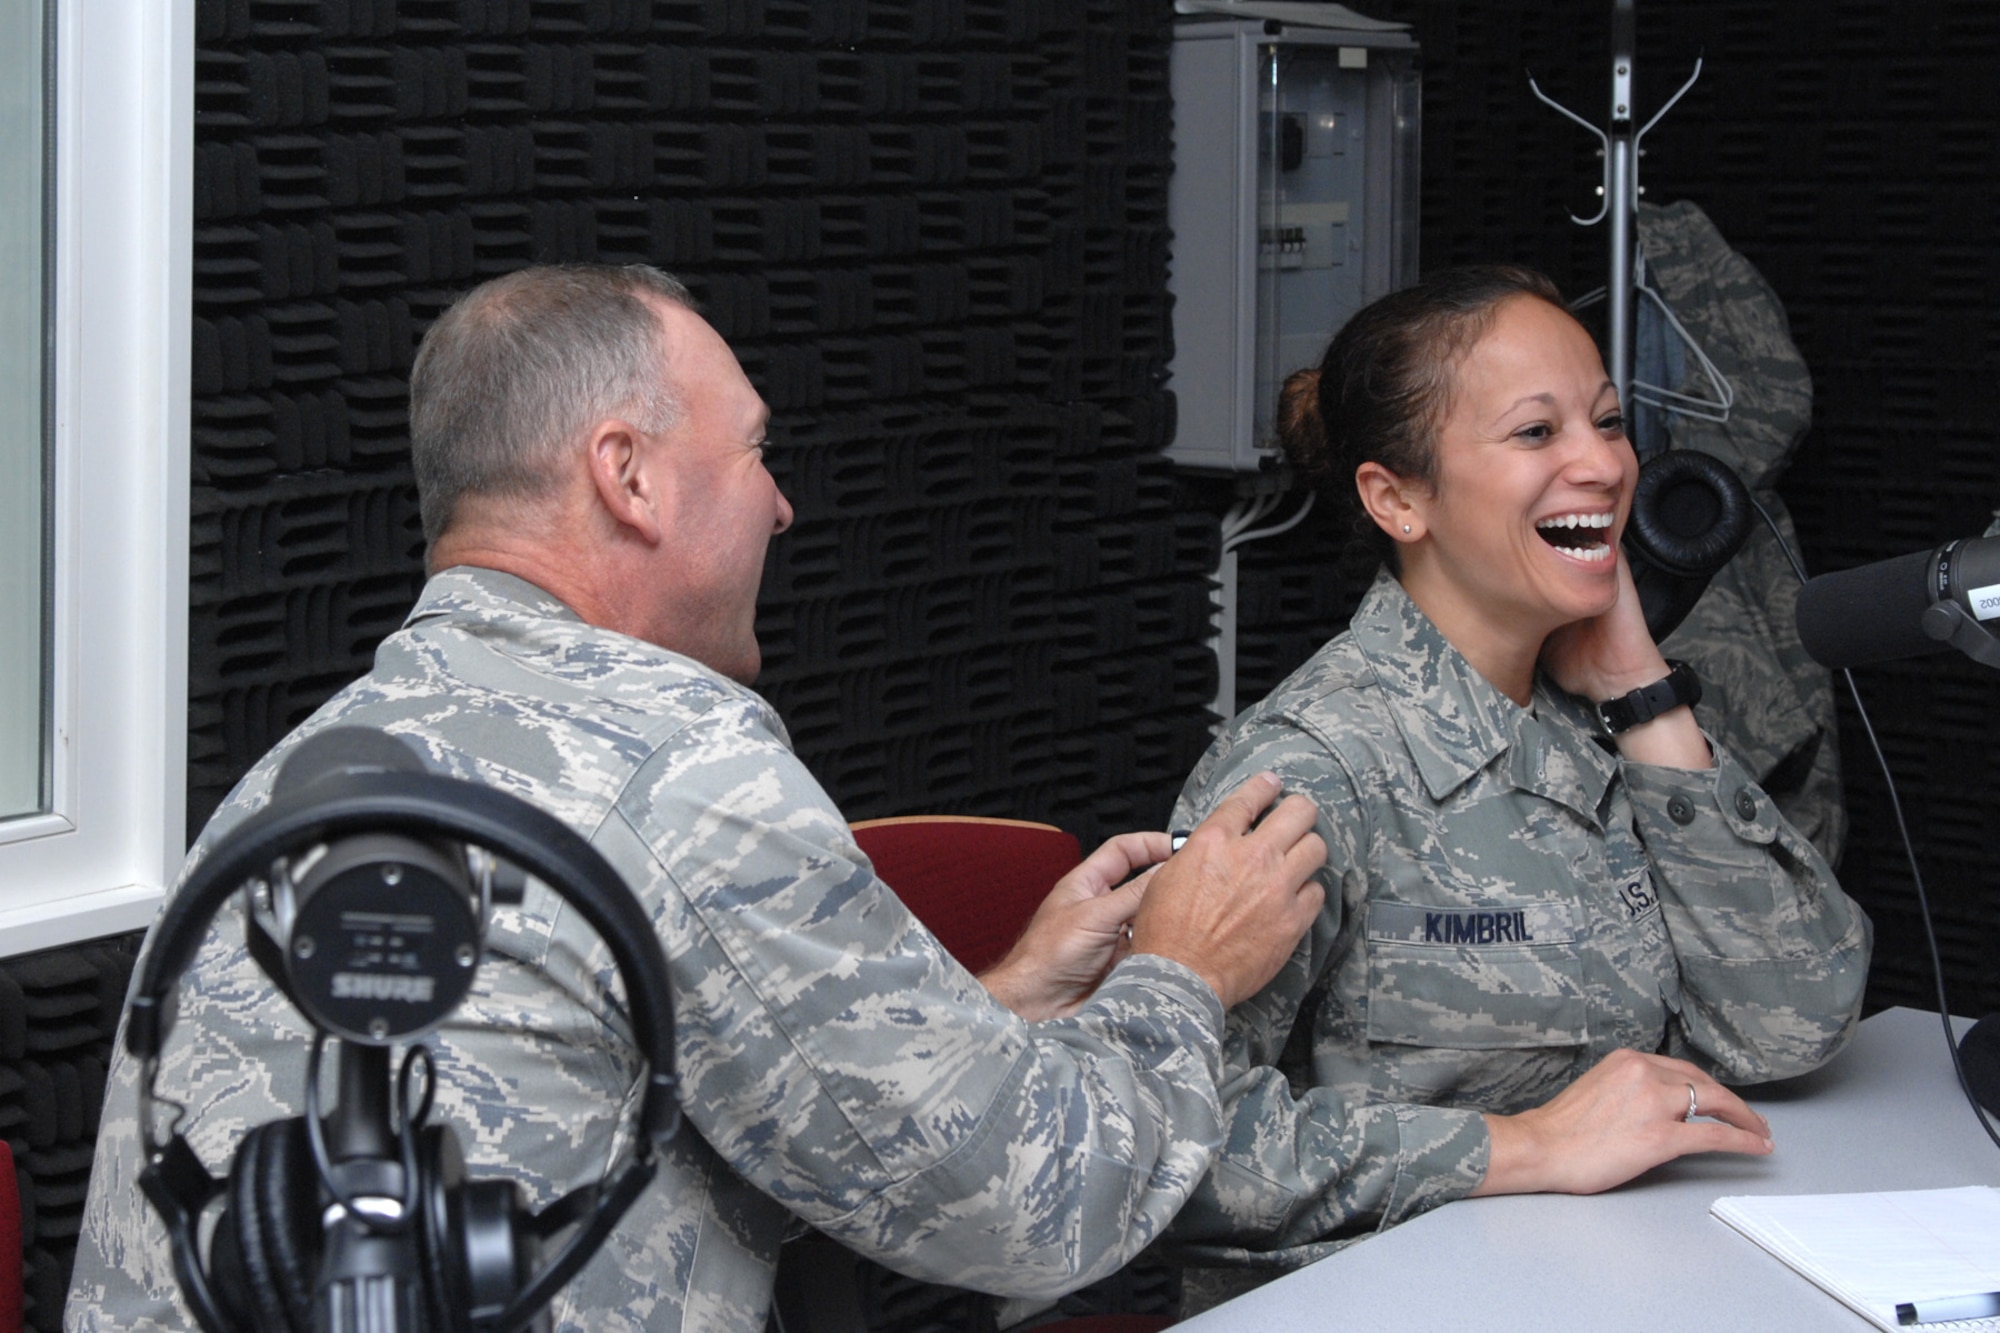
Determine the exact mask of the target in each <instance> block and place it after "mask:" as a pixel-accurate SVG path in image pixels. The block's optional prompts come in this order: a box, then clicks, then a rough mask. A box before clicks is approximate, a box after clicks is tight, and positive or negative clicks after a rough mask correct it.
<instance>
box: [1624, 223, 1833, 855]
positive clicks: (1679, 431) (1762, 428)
mask: <svg viewBox="0 0 2000 1333" xmlns="http://www.w3.org/2000/svg"><path fill="white" fill-rule="evenodd" d="M1639 248H1640V251H1641V253H1642V254H1643V255H1644V256H1645V261H1646V271H1647V274H1648V276H1649V278H1650V280H1651V282H1652V285H1653V287H1654V289H1655V290H1657V291H1658V292H1659V294H1660V296H1661V298H1662V299H1664V300H1665V301H1666V303H1667V306H1668V308H1669V309H1671V310H1672V311H1673V312H1674V315H1675V317H1676V318H1678V319H1679V320H1680V321H1681V323H1682V325H1683V326H1685V327H1686V329H1687V331H1688V333H1689V334H1690V335H1691V336H1692V337H1693V338H1694V340H1695V341H1696V342H1697V343H1698V344H1700V346H1701V348H1702V350H1703V351H1704V352H1705V353H1707V355H1708V358H1709V359H1710V360H1711V361H1713V362H1714V363H1715V367H1716V369H1717V370H1718V371H1720V372H1721V373H1722V375H1723V376H1724V377H1725V378H1727V379H1728V380H1729V382H1730V384H1731V385H1732V387H1733V388H1734V390H1735V405H1734V406H1733V407H1732V408H1731V409H1730V412H1729V419H1728V420H1727V421H1725V422H1714V421H1704V420H1701V419H1700V418H1698V417H1692V416H1686V415H1682V414H1679V413H1672V414H1669V416H1668V417H1667V433H1668V435H1669V436H1670V437H1671V438H1672V441H1673V446H1674V447H1675V448H1678V449H1698V450H1700V451H1701V452H1703V453H1707V454H1713V455H1714V456H1715V457H1717V458H1719V459H1721V460H1722V461H1723V462H1725V463H1727V464H1729V466H1730V467H1731V468H1732V469H1733V470H1734V471H1735V472H1736V475H1737V476H1739V477H1741V478H1742V479H1743V482H1744V484H1745V485H1746V486H1748V487H1749V488H1750V492H1751V494H1752V495H1753V496H1754V497H1755V498H1756V500H1757V502H1758V503H1759V504H1761V505H1762V506H1763V507H1764V509H1765V511H1766V512H1767V513H1769V514H1770V515H1771V517H1772V519H1773V520H1774V521H1776V523H1777V524H1778V526H1779V528H1780V529H1782V530H1783V532H1784V534H1785V541H1786V542H1787V543H1789V544H1790V545H1791V547H1792V549H1793V550H1794V551H1796V550H1798V547H1799V539H1798V533H1797V532H1796V531H1795V530H1794V529H1793V527H1792V518H1791V514H1790V512H1789V511H1787V510H1786V508H1785V503H1784V501H1783V500H1782V499H1780V498H1779V496H1778V491H1777V485H1778V478H1779V477H1780V476H1782V475H1783V474H1784V470H1785V466H1786V464H1787V463H1789V462H1790V461H1791V457H1792V452H1793V450H1795V449H1796V448H1797V447H1798V444H1799V441H1800V439H1801V438H1803V437H1804V435H1805V433H1806V428H1807V427H1808V426H1809V425H1811V424H1812V396H1813V384H1812V372H1811V371H1809V370H1808V369H1807V368H1806V363H1805V358H1804V357H1802V356H1801V355H1799V349H1798V347H1797V346H1796V345H1795V344H1794V343H1793V342H1792V334H1791V325H1790V322H1789V321H1788V320H1787V319H1786V317H1785V308H1784V306H1783V305H1782V304H1780V302H1779V301H1778V296H1777V293H1776V292H1774V291H1772V290H1771V285H1770V284H1769V283H1767V282H1765V281H1764V278H1763V275H1762V274H1760V273H1758V272H1757V270H1756V269H1755V268H1754V267H1752V266H1751V263H1750V261H1749V260H1747V259H1745V258H1744V257H1743V256H1742V255H1740V254H1738V253H1737V252H1736V251H1734V250H1732V249H1730V247H1729V243H1728V242H1727V241H1725V240H1724V239H1723V238H1722V234H1721V233H1720V232H1718V231H1717V230H1716V228H1715V224H1714V223H1713V222H1711V221H1709V219H1708V215H1707V214H1705V213H1703V212H1702V211H1701V209H1700V208H1698V207H1697V206H1696V205H1694V204H1692V203H1687V202H1682V203H1677V204H1669V205H1666V206H1665V207H1655V206H1653V205H1651V204H1641V205H1640V207H1639ZM1698 375H1699V372H1698V371H1695V370H1693V369H1692V368H1690V370H1689V373H1688V377H1687V379H1686V380H1685V381H1684V382H1683V383H1681V384H1680V385H1677V386H1676V387H1677V388H1679V389H1681V390H1682V391H1683V392H1687V393H1700V392H1706V391H1707V381H1706V379H1705V378H1699V379H1698V378H1697V376H1698ZM1798 600H1799V578H1798V574H1797V573H1796V572H1795V571H1794V570H1793V569H1792V565H1791V562H1790V561H1789V560H1787V559H1786V558H1785V555H1784V552H1783V550H1782V549H1780V547H1779V545H1778V541H1777V539H1776V538H1775V537H1774V536H1772V534H1771V530H1770V529H1769V528H1767V527H1766V526H1765V525H1764V523H1763V521H1762V520H1759V521H1758V522H1757V523H1756V524H1755V525H1754V526H1753V527H1752V528H1751V530H1750V537H1749V539H1748V540H1747V541H1746V542H1745V543H1744V545H1743V549H1742V550H1741V551H1739V552H1738V553H1737V555H1736V557H1735V559H1733V560H1731V561H1730V562H1729V564H1728V565H1726V566H1724V567H1723V569H1722V571H1721V572H1720V573H1718V574H1717V575H1716V576H1715V578H1714V579H1713V580H1711V581H1710V583H1709V586H1708V591H1707V592H1706V593H1704V594H1703V595H1702V598H1701V600H1700V601H1699V602H1697V603H1696V604H1695V607H1694V610H1693V611H1691V612H1690V613H1689V614H1688V618H1687V619H1686V620H1685V621H1683V622H1682V623H1681V624H1680V626H1679V627H1678V628H1677V629H1675V630H1674V632H1673V633H1672V634H1670V635H1668V636H1667V640H1666V642H1665V643H1664V644H1662V645H1661V650H1662V651H1663V652H1665V654H1666V655H1667V656H1668V657H1672V658H1679V659H1682V660H1684V661H1686V662H1687V663H1689V664H1690V665H1691V666H1693V667H1694V669H1695V672H1696V674H1698V675H1699V676H1700V677H1701V681H1702V705H1703V706H1702V717H1703V718H1704V719H1705V720H1706V721H1707V722H1708V724H1709V726H1710V728H1711V729H1712V730H1713V731H1714V733H1715V735H1716V736H1717V738H1718V739H1720V740H1721V741H1722V743H1723V744H1724V745H1725V746H1726V747H1727V748H1728V749H1729V750H1730V751H1731V752H1732V753H1734V754H1735V755H1736V756H1737V757H1738V758H1740V759H1741V760H1742V761H1743V764H1744V766H1745V767H1747V768H1748V769H1749V770H1750V771H1751V772H1752V773H1754V774H1755V775H1756V776H1757V780H1758V782H1759V783H1760V784H1761V785H1762V786H1763V788H1764V789H1765V790H1766V791H1767V792H1769V793H1770V794H1771V797H1772V799H1773V800H1775V801H1777V803H1778V807H1779V809H1781V810H1782V811H1784V813H1785V817H1786V818H1787V819H1789V820H1790V821H1791V823H1792V826H1793V827H1794V828H1796V829H1798V831H1799V832H1801V833H1803V834H1805V835H1806V836H1807V837H1808V838H1810V839H1812V841H1813V844H1814V845H1815V846H1816V847H1818V848H1819V850H1820V854H1821V855H1822V856H1824V857H1826V859H1827V861H1828V862H1829V863H1831V864H1834V865H1838V864H1839V863H1840V851H1841V847H1842V845H1843V844H1844V843H1845V842H1846V839H1847V809H1846V806H1845V805H1844V804H1843V802H1842V797H1841V787H1840V731H1839V724H1838V719H1837V718H1836V716H1835V713H1834V704H1833V676H1832V673H1830V672H1829V671H1828V670H1827V669H1826V668H1825V667H1823V666H1820V665H1819V664H1818V663H1817V662H1815V661H1813V660H1812V658H1811V657H1809V656H1807V654H1806V650H1805V647H1804V645H1803V644H1801V643H1800V642H1799V632H1798V625H1797V607H1798Z"/></svg>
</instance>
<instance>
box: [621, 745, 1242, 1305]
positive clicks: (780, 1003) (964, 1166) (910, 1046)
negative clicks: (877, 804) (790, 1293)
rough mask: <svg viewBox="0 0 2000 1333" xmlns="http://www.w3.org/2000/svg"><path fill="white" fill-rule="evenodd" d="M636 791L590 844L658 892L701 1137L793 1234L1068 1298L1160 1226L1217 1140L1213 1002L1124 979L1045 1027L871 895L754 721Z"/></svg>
mask: <svg viewBox="0 0 2000 1333" xmlns="http://www.w3.org/2000/svg"><path fill="white" fill-rule="evenodd" d="M696 730H697V731H698V732H699V733H700V734H696V735H689V736H686V737H684V738H682V740H681V742H679V743H677V744H675V745H674V746H673V747H671V748H670V749H666V750H662V751H661V752H660V753H659V754H658V755H656V756H655V757H654V759H653V760H652V761H651V762H649V763H648V764H647V765H646V766H645V767H643V768H642V769H640V771H639V772H638V773H637V775H636V776H635V778H634V780H633V782H632V784H631V785H630V787H629V788H628V789H627V791H626V793H625V795H624V796H623V797H622V798H621V799H620V800H619V802H618V804H617V807H616V810H615V814H614V822H615V823H617V824H618V825H621V826H622V827H613V828H607V829H606V830H605V831H603V832H602V833H601V834H600V835H599V837H598V839H597V841H598V845H599V846H600V847H602V848H603V849H604V850H605V851H606V853H607V855H609V857H610V859H611V861H612V863H613V864H614V865H615V866H617V868H618V869H620V870H621V871H622V872H623V873H624V874H625V875H626V876H627V878H628V879H630V880H633V881H635V882H652V883H661V882H662V880H663V879H664V882H665V885H666V887H665V891H663V892H661V893H660V894H659V895H658V897H657V903H658V908H657V910H659V911H660V912H662V913H663V914H664V915H665V916H666V918H667V919H666V920H663V922H662V935H663V937H664V938H666V939H667V940H669V941H672V942H675V946H674V947H673V948H672V949H671V950H670V953H671V957H670V967H671V969H672V971H673V973H674V979H675V983H676V984H675V993H676V996H677V997H680V998H681V1000H682V1003H681V1007H680V1011H679V1012H678V1014H677V1015H676V1021H675V1032H676V1037H677V1041H678V1051H677V1064H678V1066H679V1074H680V1078H681V1086H682V1097H681V1099H682V1104H683V1106H684V1108H685V1109H686V1112H687V1116H688V1120H689V1122H690V1123H691V1124H692V1125H693V1126H694V1127H695V1128H696V1129H697V1130H699V1132H700V1133H701V1135H702V1136H703V1138H705V1139H706V1140H707V1141H708V1143H709V1144H710V1145H712V1146H713V1147H714V1148H715V1150H716V1151H717V1152H718V1153H719V1154H720V1155H721V1157H722V1158H723V1160H724V1161H726V1162H727V1163H728V1164H729V1166H731V1167H732V1168H733V1169H734V1170H735V1171H737V1172H738V1173H740V1174H741V1175H742V1176H744V1177H745V1178H746V1179H748V1180H749V1181H750V1182H751V1183H752V1184H754V1185H755V1186H756V1187H757V1188H758V1189H759V1190H761V1191H763V1192H764V1193H765V1194H768V1195H769V1196H770V1197H771V1198H773V1199H775V1200H777V1201H778V1202H779V1203H780V1204H782V1205H783V1206H784V1207H786V1208H787V1209H789V1210H790V1211H791V1212H792V1213H794V1214H795V1215H797V1216H798V1217H800V1218H802V1219H804V1220H805V1221H806V1222H808V1223H810V1224H812V1225H813V1226H815V1227H818V1228H820V1229H821V1230H822V1231H825V1232H827V1233H828V1234H830V1235H832V1236H834V1237H836V1238H837V1239H839V1240H841V1241H843V1242H845V1243H847V1244H848V1245H849V1246H851V1247H853V1248H855V1249H857V1250H859V1251H860V1252H862V1253H864V1254H866V1255H869V1256H871V1257H873V1258H876V1259H879V1260H881V1261H882V1262H884V1263H886V1264H888V1265H890V1266H891V1267H894V1268H897V1269H900V1270H902V1271H904V1272H906V1273H909V1274H912V1275H914V1276H919V1277H925V1278H930V1279H935V1280H940V1281H947V1282H950V1283H951V1284H953V1285H956V1286H961V1287H970V1288H974V1289H979V1290H985V1291H990V1292H994V1293H997V1294H1002V1295H1022V1296H1040V1295H1051V1294H1060V1293H1062V1292H1066V1291H1068V1290H1071V1289H1073V1288H1075V1287H1077V1286H1080V1285H1082V1284H1084V1283H1086V1282H1088V1281H1091V1280H1094V1279H1095V1278H1097V1277H1099V1276H1102V1275H1104V1274H1107V1273H1110V1272H1112V1271H1115V1270H1116V1269H1117V1268H1118V1267H1120V1266H1121V1265H1122V1264H1123V1263H1124V1262H1125V1261H1126V1260H1128V1259H1129V1258H1130V1257H1131V1256H1132V1255H1133V1254H1135V1253H1136V1252H1137V1251H1138V1250H1139V1249H1140V1248H1141V1247H1143V1246H1144V1245H1145V1244H1146V1243H1147V1242H1148V1241H1150V1240H1151V1239H1152V1238H1153V1237H1154V1236H1156V1235H1157V1234H1158V1233H1159V1232H1160V1231H1161V1230H1162V1229H1164V1228H1165V1226H1166V1224H1167V1222H1168V1221H1169V1220H1170V1219H1171V1218H1172V1217H1173V1215H1174V1214H1175V1213H1176V1212H1177V1211H1179V1209H1180V1206H1181V1204H1182V1202H1183V1200H1185V1198H1186V1197H1187V1194H1188V1192H1189V1191H1190V1190H1191V1189H1192V1188H1193V1186H1194V1183H1195V1181H1196V1180H1197V1179H1198V1178H1199V1177H1200V1176H1201V1174H1202V1173H1203V1172H1204V1171H1205V1170H1206V1169H1207V1167H1208V1164H1209V1160H1210V1158H1211V1156H1212V1154H1213V1152H1214V1148H1215V1145H1216V1144H1217V1142H1218V1141H1219V1140H1220V1137H1221V1127H1220V1109H1219V1102H1218V1096H1217V1092H1216V1082H1217V1073H1218V1070H1219V1066H1220V1035H1221V1025H1222V1011H1221V1006H1220V1004H1219V1003H1218V1002H1217V1000H1216V997H1215V995H1214V993H1213V992H1212V991H1211V990H1209V988H1208V986H1207V985H1206V984H1205V983H1204V982H1202V981H1201V980H1200V979H1199V978H1198V977H1197V976H1196V975H1195V974H1194V973H1193V972H1191V971H1189V970H1187V969H1185V968H1183V967H1181V966H1180V965H1178V964H1175V963H1171V962H1168V961H1166V960H1164V959H1159V958H1152V957H1138V958H1132V959H1128V960H1127V961H1126V962H1124V963H1123V964H1121V965H1120V966H1119V968H1118V969H1117V970H1116V971H1115V972H1114V973H1113V974H1112V976H1111V977H1110V978H1109V979H1108V980H1107V981H1106V983H1105V985H1104V986H1103V987H1102V988H1101V989H1100V990H1099V992H1098V994H1097V995H1096V996H1095V997H1094V998H1093V1000H1092V1001H1091V1003H1089V1004H1088V1005H1086V1006H1085V1007H1084V1009H1083V1010H1082V1011H1081V1012H1079V1013H1078V1014H1077V1015H1075V1016H1074V1017H1072V1018H1069V1019H1065V1020H1060V1021H1055V1022H1050V1023H1045V1024H1039V1025H1033V1026H1031V1025H1029V1024H1027V1023H1024V1022H1022V1021H1021V1020H1020V1019H1018V1018H1017V1017H1016V1016H1015V1015H1013V1014H1012V1013H1011V1012H1009V1011H1008V1010H1006V1009H1005V1008H1004V1007H1002V1006H1001V1005H999V1004H998V1003H997V1002H996V1001H994V1000H993V998H992V997H991V996H990V995H988V994H987V992H986V991H985V989H984V988H983V987H982V986H980V985H979V983H978V982H977V981H976V980H974V978H973V977H972V976H971V975H970V974H969V973H968V972H966V971H965V969H964V968H962V967H960V966H959V965H958V964H957V963H956V962H955V961H953V960H952V959H951V958H950V957H949V956H948V955H946V954H945V953H944V951H943V950H942V948H941V947H940V946H939V945H938V943H937V941H936V940H935V939H934V938H933V937H932V936H931V935H930V933H929V932H928V931H926V930H924V929H923V928H922V927H921V926H919V925H918V924H917V923H916V921H915V920H914V918H912V917H911V915H910V913H909V912H908V910H907V909H906V908H905V907H904V906H903V904H902V903H901V902H900V901H899V900H898V899H897V898H896V896H895V895H894V894H893V893H892V892H891V891H890V890H889V889H888V887H887V886H885V885H884V884H882V882H881V881H880V880H878V879H877V878H876V877H875V875H874V873H873V871H872V869H871V868H870V866H869V864H868V861H867V859H866V857H865V856H863V854H862V853H861V852H860V850H859V848H857V847H856V846H855V845H854V843H853V839H852V837H851V835H850V834H849V833H848V830H847V825H846V822H845V821H844V820H843V819H842V817H841V815H840V813H839V811H838V810H837V809H835V808H834V806H833V804H832V802H831V801H830V800H828V799H827V797H826V796H825V794H824V793H823V792H822V791H821V790H820V788H819V786H818V784H817V783H816V782H814V781H813V779H812V777H811V776H810V774H808V773H807V771H806V770H805V767H804V766H803V765H802V764H801V763H800V762H799V761H798V759H797V758H796V757H795V756H794V755H793V754H792V753H791V751H790V750H789V749H788V748H786V746H785V745H784V743H783V742H782V741H781V740H780V739H779V738H778V737H777V736H776V735H775V734H773V732H772V731H771V730H769V729H768V728H766V727H765V726H764V725H763V724H762V722H761V721H760V719H759V718H758V716H757V715H756V714H755V713H754V712H752V711H749V710H745V711H744V712H743V713H742V714H741V715H736V714H734V713H732V712H731V710H723V711H722V713H721V714H720V715H718V716H716V717H713V718H711V719H709V720H708V721H707V722H705V723H704V724H703V725H702V726H701V727H700V728H697V729H696Z"/></svg>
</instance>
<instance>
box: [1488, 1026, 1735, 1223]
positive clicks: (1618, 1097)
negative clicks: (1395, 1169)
mask: <svg viewBox="0 0 2000 1333" xmlns="http://www.w3.org/2000/svg"><path fill="white" fill-rule="evenodd" d="M1690 1086H1692V1087H1693V1089H1694V1098H1695V1103H1696V1105H1697V1106H1698V1107H1699V1108H1700V1109H1699V1112H1698V1116H1699V1117H1700V1118H1697V1119H1694V1120H1688V1119H1686V1118H1685V1117H1686V1116H1687V1110H1688V1089H1689V1087H1690ZM1486 1128H1487V1131H1488V1133H1489V1134H1490V1136H1491V1140H1492V1147H1491V1154H1490V1157H1489V1159H1488V1163H1487V1167H1486V1179H1485V1180H1484V1181H1483V1182H1481V1184H1480V1186H1479V1188H1478V1189H1476V1190H1474V1191H1473V1192H1472V1194H1473V1197H1474V1198H1478V1197H1479V1196H1481V1195H1486V1194H1537V1193H1553V1194H1596V1193H1599V1192H1600V1191H1603V1190H1608V1189H1611V1188H1613V1187H1615V1186H1618V1185H1622V1184H1624V1183H1625V1182H1626V1181H1628V1180H1630V1179H1632V1177H1634V1176H1636V1175H1638V1174H1640V1173H1641V1172H1643V1171H1648V1170H1651V1169H1652V1168H1653V1167H1656V1166H1658V1165H1659V1164H1660V1163H1662V1162H1670V1161H1672V1160H1673V1159H1674V1158H1676V1157H1681V1156H1685V1155H1686V1154H1688V1153H1697V1152H1736V1153H1750V1154H1754V1155H1760V1156H1761V1155H1762V1154H1764V1153H1768V1152H1770V1151H1771V1126H1770V1125H1769V1124H1768V1123H1767V1122H1766V1121H1765V1119H1764V1117H1763V1116H1761V1115H1758V1114H1757V1113H1756V1112H1755V1111H1753V1110H1751V1109H1750V1108H1749V1106H1747V1105H1746V1104H1745V1103H1744V1101H1743V1099H1742V1098H1741V1097H1738V1096H1737V1095H1736V1094H1735V1093H1733V1092H1731V1091H1730V1090H1729V1089H1728V1088H1725V1087H1723V1086H1722V1085H1721V1084H1720V1083H1717V1082H1716V1081H1715V1080H1714V1079H1713V1078H1711V1077H1710V1076H1709V1075H1707V1074H1705V1073H1703V1072H1702V1071H1701V1070H1700V1069H1697V1068H1696V1067H1695V1066H1694V1065H1691V1064H1689V1063H1688V1062H1687V1061H1685V1060H1675V1059H1672V1058H1670V1057H1668V1056H1664V1055H1645V1054H1642V1053H1640V1052H1638V1051H1633V1050H1616V1051H1613V1052H1612V1053H1611V1054H1609V1055H1607V1056H1605V1057H1604V1058H1603V1059H1602V1060H1600V1061H1598V1062H1597V1064H1596V1065H1595V1066H1594V1067H1593V1068H1592V1069H1591V1070H1590V1072H1589V1073H1587V1074H1585V1075H1584V1076H1583V1077H1582V1078H1580V1079H1578V1080H1577V1081H1576V1082H1574V1083H1572V1084H1570V1085H1569V1086H1568V1087H1567V1088H1564V1089H1563V1090H1562V1091H1561V1092H1559V1093H1557V1094H1556V1095H1555V1096H1554V1097H1552V1098H1550V1099H1549V1100H1548V1101H1546V1102H1544V1103H1542V1105H1540V1106H1537V1107H1535V1108H1534V1109H1533V1110H1528V1111H1522V1112H1520V1113H1519V1114H1518V1115H1489V1116H1487V1117H1486Z"/></svg>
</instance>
